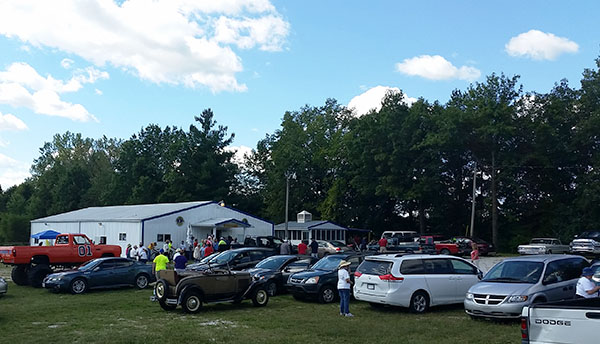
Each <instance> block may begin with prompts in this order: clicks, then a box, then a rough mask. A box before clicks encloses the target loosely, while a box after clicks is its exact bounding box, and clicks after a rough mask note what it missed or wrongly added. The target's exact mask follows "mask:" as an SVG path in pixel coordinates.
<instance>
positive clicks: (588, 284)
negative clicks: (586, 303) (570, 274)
mask: <svg viewBox="0 0 600 344" xmlns="http://www.w3.org/2000/svg"><path fill="white" fill-rule="evenodd" d="M592 276H594V270H593V269H592V268H589V267H588V268H583V271H582V272H581V277H580V278H579V280H577V289H576V290H575V295H576V297H579V298H586V299H589V298H592V297H598V291H599V290H600V286H597V285H596V283H594V281H592Z"/></svg>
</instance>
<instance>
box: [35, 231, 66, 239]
mask: <svg viewBox="0 0 600 344" xmlns="http://www.w3.org/2000/svg"><path fill="white" fill-rule="evenodd" d="M59 234H60V232H57V231H55V230H52V229H48V230H45V231H43V232H39V233H35V234H33V235H32V236H31V237H32V238H34V239H38V240H39V239H56V236H57V235H59Z"/></svg>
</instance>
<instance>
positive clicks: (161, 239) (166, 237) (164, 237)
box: [156, 234, 171, 242]
mask: <svg viewBox="0 0 600 344" xmlns="http://www.w3.org/2000/svg"><path fill="white" fill-rule="evenodd" d="M167 240H169V241H170V240H171V234H157V235H156V241H157V242H165V241H167Z"/></svg>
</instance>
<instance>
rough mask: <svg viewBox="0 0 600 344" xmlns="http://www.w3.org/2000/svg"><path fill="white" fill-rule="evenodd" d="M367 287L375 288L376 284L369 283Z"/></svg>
mask: <svg viewBox="0 0 600 344" xmlns="http://www.w3.org/2000/svg"><path fill="white" fill-rule="evenodd" d="M367 289H369V290H375V284H367Z"/></svg>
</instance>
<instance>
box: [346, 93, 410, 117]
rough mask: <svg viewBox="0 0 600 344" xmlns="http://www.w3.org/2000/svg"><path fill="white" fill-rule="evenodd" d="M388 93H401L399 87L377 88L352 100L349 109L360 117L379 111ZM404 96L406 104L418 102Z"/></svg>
mask: <svg viewBox="0 0 600 344" xmlns="http://www.w3.org/2000/svg"><path fill="white" fill-rule="evenodd" d="M388 92H400V89H399V88H397V87H388V86H375V87H373V88H371V89H369V90H367V91H365V92H364V93H362V94H359V95H358V96H356V97H354V98H352V99H351V100H350V102H349V103H348V108H349V109H353V113H354V114H355V115H356V116H358V117H360V116H362V115H365V114H367V113H369V111H371V110H373V109H374V110H375V111H379V110H380V109H381V101H382V100H383V98H384V97H385V95H386V94H387V93H388ZM403 96H404V98H403V99H404V102H405V103H406V104H407V105H408V106H410V105H412V104H413V103H414V102H416V101H417V99H416V98H412V97H407V96H406V94H404V95H403Z"/></svg>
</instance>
